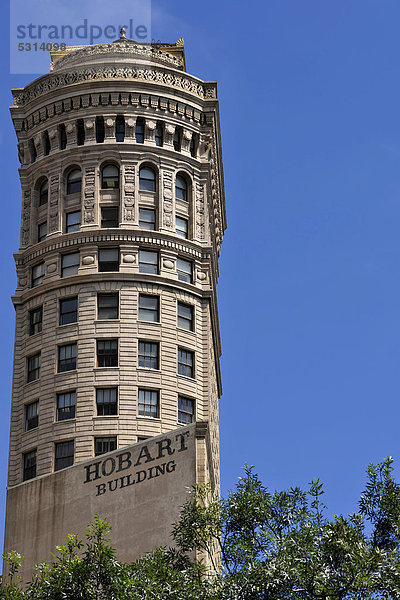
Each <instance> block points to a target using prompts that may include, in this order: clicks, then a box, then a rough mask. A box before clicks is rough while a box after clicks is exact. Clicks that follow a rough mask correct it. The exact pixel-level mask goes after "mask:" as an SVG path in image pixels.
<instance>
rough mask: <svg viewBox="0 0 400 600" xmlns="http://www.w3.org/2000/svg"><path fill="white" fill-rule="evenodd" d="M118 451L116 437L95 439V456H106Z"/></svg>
mask: <svg viewBox="0 0 400 600" xmlns="http://www.w3.org/2000/svg"><path fill="white" fill-rule="evenodd" d="M116 449H117V438H116V437H99V438H94V455H95V456H100V454H106V453H107V452H112V451H113V450H116Z"/></svg>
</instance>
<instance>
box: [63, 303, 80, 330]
mask: <svg viewBox="0 0 400 600" xmlns="http://www.w3.org/2000/svg"><path fill="white" fill-rule="evenodd" d="M77 320H78V296H74V297H73V298H66V299H65V300H60V325H67V324H68V323H76V322H77Z"/></svg>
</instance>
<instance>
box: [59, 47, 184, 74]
mask: <svg viewBox="0 0 400 600" xmlns="http://www.w3.org/2000/svg"><path fill="white" fill-rule="evenodd" d="M105 54H108V55H114V54H116V55H124V56H126V55H133V56H138V57H140V58H145V59H148V60H151V61H154V62H158V63H161V64H166V65H169V66H173V67H174V68H175V69H183V67H184V64H183V60H182V58H180V57H178V56H173V55H172V54H168V53H167V52H163V51H162V50H160V49H158V48H154V47H153V46H148V45H146V46H142V45H139V44H135V43H132V42H129V41H120V40H118V41H117V42H112V43H110V44H96V45H94V46H86V47H85V48H80V49H79V50H75V51H73V52H69V53H68V54H66V55H65V56H62V57H61V58H59V59H58V60H57V61H56V62H55V63H54V66H53V72H55V71H60V70H62V69H64V68H65V67H67V68H68V67H71V66H73V65H76V64H80V63H82V62H85V61H86V60H87V59H88V58H89V57H93V56H94V57H96V56H103V55H105Z"/></svg>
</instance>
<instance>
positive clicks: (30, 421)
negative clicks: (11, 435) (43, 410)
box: [25, 401, 39, 431]
mask: <svg viewBox="0 0 400 600" xmlns="http://www.w3.org/2000/svg"><path fill="white" fill-rule="evenodd" d="M38 425H39V402H38V401H36V402H32V403H31V404H27V405H26V406H25V431H30V430H31V429H34V428H35V427H37V426H38Z"/></svg>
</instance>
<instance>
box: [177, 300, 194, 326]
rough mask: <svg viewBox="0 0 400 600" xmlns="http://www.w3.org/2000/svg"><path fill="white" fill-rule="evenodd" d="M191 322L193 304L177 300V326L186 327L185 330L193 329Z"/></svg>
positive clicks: (192, 322) (192, 321)
mask: <svg viewBox="0 0 400 600" xmlns="http://www.w3.org/2000/svg"><path fill="white" fill-rule="evenodd" d="M193 324H194V320H193V306H190V305H189V304H183V302H178V327H180V328H181V329H187V331H193V330H194V327H193Z"/></svg>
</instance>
